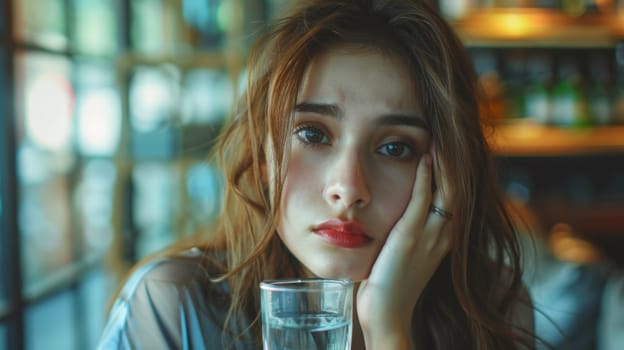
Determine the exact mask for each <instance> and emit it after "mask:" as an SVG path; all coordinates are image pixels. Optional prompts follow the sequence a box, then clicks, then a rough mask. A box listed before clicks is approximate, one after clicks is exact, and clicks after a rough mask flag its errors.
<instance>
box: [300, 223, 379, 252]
mask: <svg viewBox="0 0 624 350" xmlns="http://www.w3.org/2000/svg"><path fill="white" fill-rule="evenodd" d="M312 231H313V232H314V233H315V234H317V235H319V236H320V237H321V238H322V239H323V240H324V241H325V242H327V243H329V244H332V245H335V246H339V247H344V248H358V247H362V246H365V245H367V244H368V243H370V242H371V241H372V240H373V238H372V237H370V236H369V235H368V234H366V230H365V229H364V227H363V226H362V225H360V224H358V223H356V222H354V221H344V220H340V219H331V220H327V221H325V222H324V223H322V224H320V225H318V226H316V227H314V228H313V229H312Z"/></svg>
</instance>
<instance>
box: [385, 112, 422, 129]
mask: <svg viewBox="0 0 624 350" xmlns="http://www.w3.org/2000/svg"><path fill="white" fill-rule="evenodd" d="M377 124H379V125H406V126H413V127H417V128H421V129H424V130H427V131H429V130H430V129H431V128H430V127H429V123H427V121H426V120H425V118H423V117H421V116H420V115H418V114H386V115H382V116H381V117H379V119H377Z"/></svg>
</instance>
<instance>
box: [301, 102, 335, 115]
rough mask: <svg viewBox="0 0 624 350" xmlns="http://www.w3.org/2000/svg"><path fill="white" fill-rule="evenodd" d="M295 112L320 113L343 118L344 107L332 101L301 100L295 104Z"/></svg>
mask: <svg viewBox="0 0 624 350" xmlns="http://www.w3.org/2000/svg"><path fill="white" fill-rule="evenodd" d="M295 112H301V113H315V114H320V115H326V116H331V117H334V118H342V115H343V113H342V109H340V107H338V106H336V105H335V104H331V103H318V102H300V103H297V104H296V105H295Z"/></svg>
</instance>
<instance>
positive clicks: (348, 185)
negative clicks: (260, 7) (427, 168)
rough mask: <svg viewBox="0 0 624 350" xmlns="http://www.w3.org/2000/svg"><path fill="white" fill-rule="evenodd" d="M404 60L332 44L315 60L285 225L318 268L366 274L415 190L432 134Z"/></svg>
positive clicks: (303, 100)
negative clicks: (420, 165)
mask: <svg viewBox="0 0 624 350" xmlns="http://www.w3.org/2000/svg"><path fill="white" fill-rule="evenodd" d="M417 96H418V94H417V91H416V89H415V87H414V85H413V83H412V82H411V81H410V75H409V72H408V70H407V68H406V67H405V66H404V64H403V63H402V61H400V60H398V59H397V58H396V57H393V56H391V55H388V54H384V53H381V52H379V51H376V50H362V49H358V50H354V49H349V48H348V47H343V48H336V49H332V50H329V51H328V52H326V53H325V54H323V55H320V56H318V57H316V58H315V59H314V60H313V61H312V62H311V64H310V66H309V67H308V69H307V71H306V74H305V76H304V80H303V82H302V85H301V87H300V90H299V94H298V97H297V105H296V107H295V111H294V123H293V130H291V136H290V142H291V153H290V155H289V158H288V162H287V167H286V173H285V182H284V190H283V192H282V193H283V194H282V204H281V205H282V208H281V209H282V216H281V217H280V218H279V221H278V232H279V235H280V237H281V239H282V240H283V242H284V243H285V245H286V246H287V247H288V249H289V250H290V251H291V252H292V254H293V255H294V256H295V257H296V258H297V259H298V260H299V261H300V262H301V263H302V264H303V265H304V267H305V268H306V269H307V270H308V271H309V272H310V273H311V274H313V275H315V276H320V277H326V278H332V277H333V278H351V279H354V280H361V279H365V278H366V277H367V276H368V274H369V271H370V269H371V267H372V265H373V263H374V261H375V259H376V257H377V255H378V253H379V251H380V249H381V248H382V246H383V244H384V242H385V240H386V237H387V236H388V234H389V232H390V230H391V229H392V227H393V226H394V224H395V223H396V221H397V220H398V219H399V218H400V217H401V215H402V214H403V211H404V210H405V208H406V206H407V204H408V200H409V198H410V195H411V192H412V186H413V184H414V179H415V176H416V167H417V165H418V162H419V159H420V157H421V155H422V154H423V153H426V152H428V150H429V143H430V133H429V129H428V126H427V122H426V119H425V116H424V115H423V114H422V109H421V107H420V103H419V99H418V97H417Z"/></svg>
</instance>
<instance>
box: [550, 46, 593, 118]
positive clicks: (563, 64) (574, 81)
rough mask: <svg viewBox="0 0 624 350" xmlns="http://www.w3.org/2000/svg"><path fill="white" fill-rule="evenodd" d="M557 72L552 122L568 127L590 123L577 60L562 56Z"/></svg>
mask: <svg viewBox="0 0 624 350" xmlns="http://www.w3.org/2000/svg"><path fill="white" fill-rule="evenodd" d="M558 73H559V74H558V77H557V84H556V85H555V87H554V89H553V105H552V107H553V109H552V112H553V114H552V123H553V124H554V125H556V126H561V127H568V128H571V127H585V126H589V125H591V122H590V119H589V116H588V111H587V109H588V108H587V99H586V96H585V91H584V87H583V84H582V76H581V73H580V70H579V66H578V62H577V61H576V60H574V59H573V58H571V57H564V58H563V59H562V60H561V61H560V62H559V69H558Z"/></svg>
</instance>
